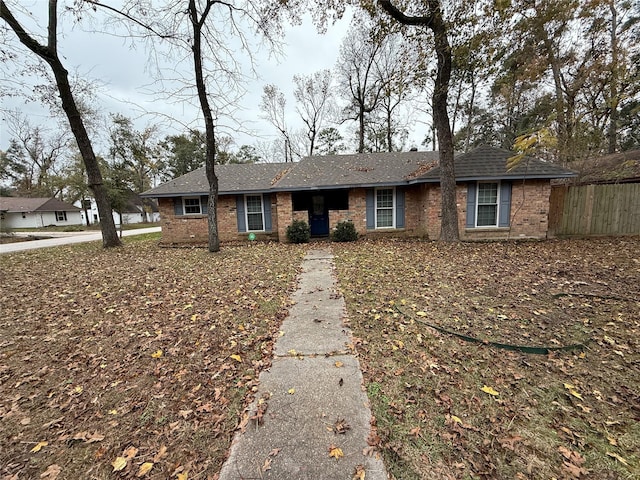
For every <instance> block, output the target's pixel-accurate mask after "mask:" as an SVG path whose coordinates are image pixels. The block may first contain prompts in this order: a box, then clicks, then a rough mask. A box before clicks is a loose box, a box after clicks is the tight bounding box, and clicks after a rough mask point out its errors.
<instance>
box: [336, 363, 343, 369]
mask: <svg viewBox="0 0 640 480" xmlns="http://www.w3.org/2000/svg"><path fill="white" fill-rule="evenodd" d="M334 365H335V366H336V367H338V368H340V367H342V366H344V363H342V362H336V363H335V364H334Z"/></svg>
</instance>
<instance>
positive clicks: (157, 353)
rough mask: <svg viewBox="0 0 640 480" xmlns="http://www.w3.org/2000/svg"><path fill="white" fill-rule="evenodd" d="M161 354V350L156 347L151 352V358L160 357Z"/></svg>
mask: <svg viewBox="0 0 640 480" xmlns="http://www.w3.org/2000/svg"><path fill="white" fill-rule="evenodd" d="M161 356H162V350H160V349H158V350H156V351H155V352H153V353H152V354H151V358H160V357H161Z"/></svg>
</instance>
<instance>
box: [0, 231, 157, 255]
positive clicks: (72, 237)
mask: <svg viewBox="0 0 640 480" xmlns="http://www.w3.org/2000/svg"><path fill="white" fill-rule="evenodd" d="M159 231H161V227H148V228H136V229H133V230H125V231H123V232H122V236H123V237H130V236H133V235H142V234H145V233H155V232H159ZM17 235H20V236H29V235H34V236H42V237H45V236H46V237H52V238H45V239H42V240H29V241H27V242H16V243H5V244H3V245H0V253H10V252H21V251H23V250H34V249H36V248H48V247H59V246H61V245H70V244H72V243H84V242H96V241H101V240H102V233H101V232H96V231H85V232H38V231H34V232H20V233H19V234H17Z"/></svg>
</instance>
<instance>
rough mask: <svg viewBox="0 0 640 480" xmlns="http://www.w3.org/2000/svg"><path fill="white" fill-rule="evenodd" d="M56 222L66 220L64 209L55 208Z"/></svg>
mask: <svg viewBox="0 0 640 480" xmlns="http://www.w3.org/2000/svg"><path fill="white" fill-rule="evenodd" d="M55 215H56V222H66V221H67V212H65V211H64V210H56V213H55Z"/></svg>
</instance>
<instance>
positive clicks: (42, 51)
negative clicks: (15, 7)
mask: <svg viewBox="0 0 640 480" xmlns="http://www.w3.org/2000/svg"><path fill="white" fill-rule="evenodd" d="M0 17H1V18H2V19H3V20H4V21H5V22H7V23H8V24H9V26H10V27H11V29H12V30H13V31H14V32H15V33H16V35H17V36H18V39H19V40H20V42H21V43H22V44H23V45H24V46H26V47H27V48H28V49H29V50H31V51H32V52H33V53H35V54H36V55H37V56H39V57H40V58H42V59H43V60H44V61H45V62H47V63H48V64H49V66H50V67H51V70H52V72H53V75H54V77H55V79H56V85H57V87H58V91H59V93H60V100H61V101H62V109H63V110H64V113H65V114H66V115H67V119H68V120H69V126H70V127H71V131H72V132H73V135H74V137H75V139H76V143H77V144H78V149H79V150H80V154H81V155H82V160H83V161H84V164H85V168H86V170H87V179H88V181H89V182H88V183H89V188H90V189H91V191H92V192H93V195H94V197H95V199H96V205H97V207H98V214H99V215H100V229H101V230H102V245H103V247H104V248H110V247H117V246H119V245H121V244H122V243H121V242H120V239H119V238H118V232H117V231H116V226H115V223H114V221H113V215H112V214H111V202H110V201H109V198H108V197H107V191H106V189H105V187H104V184H103V182H102V174H101V172H100V167H99V166H98V161H97V160H96V156H95V153H94V151H93V147H92V145H91V140H90V139H89V135H88V134H87V130H86V129H85V127H84V123H83V121H82V116H81V115H80V112H79V111H78V107H77V106H76V103H75V100H74V98H73V93H72V91H71V86H70V84H69V74H68V72H67V70H66V69H65V68H64V66H63V65H62V62H60V59H59V58H58V51H57V26H58V19H57V1H56V0H49V36H48V45H47V46H46V47H45V46H44V45H40V44H39V43H38V42H36V41H35V40H34V39H33V38H31V37H30V36H29V34H28V33H27V32H26V31H25V30H24V29H23V28H22V26H21V25H20V23H19V22H18V21H17V20H16V19H15V18H14V17H13V15H12V14H11V12H10V11H9V9H8V8H7V6H6V4H5V3H4V0H0Z"/></svg>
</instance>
